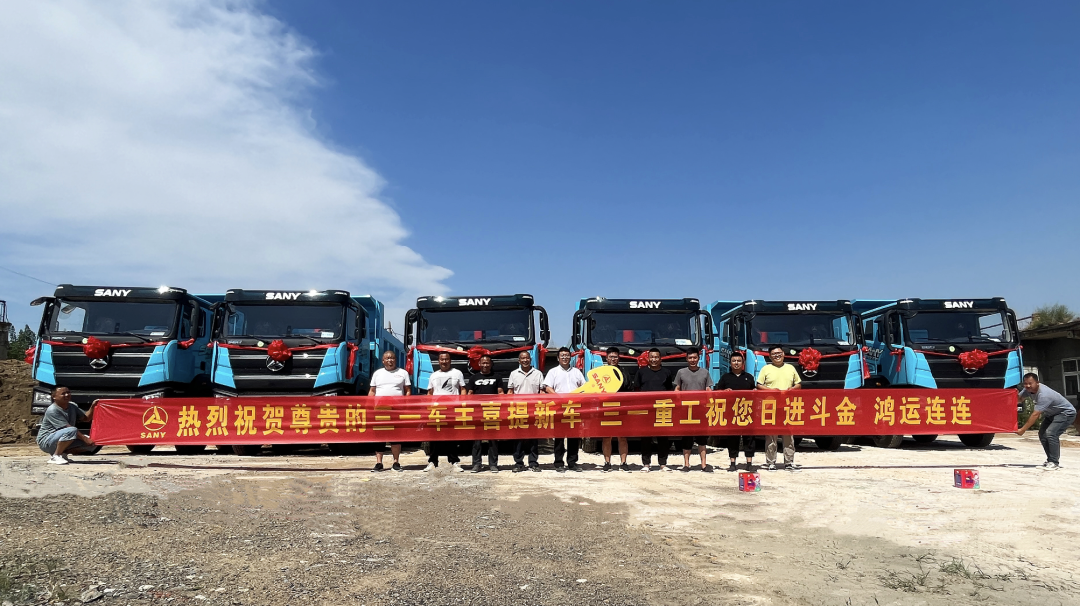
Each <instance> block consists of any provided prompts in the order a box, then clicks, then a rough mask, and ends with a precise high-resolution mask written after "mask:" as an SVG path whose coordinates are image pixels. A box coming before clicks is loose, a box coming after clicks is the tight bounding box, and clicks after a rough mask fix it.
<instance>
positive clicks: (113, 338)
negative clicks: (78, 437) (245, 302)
mask: <svg viewBox="0 0 1080 606" xmlns="http://www.w3.org/2000/svg"><path fill="white" fill-rule="evenodd" d="M217 298H219V297H216V296H215V295H192V294H189V293H188V292H187V291H186V290H184V289H182V288H172V287H168V286H162V287H160V288H148V287H126V286H124V287H120V286H73V285H71V284H61V285H60V286H57V287H56V291H55V292H54V293H53V296H51V297H41V298H39V299H36V300H34V301H33V302H32V303H31V305H43V306H44V308H43V310H42V316H41V325H40V328H39V329H38V341H37V344H36V346H35V348H34V350H33V351H32V352H30V355H29V356H28V358H29V361H30V363H31V364H32V365H33V371H32V372H33V377H34V379H35V380H36V381H37V386H36V387H34V391H33V396H32V399H31V406H30V412H31V413H32V414H44V413H45V409H46V408H48V407H49V405H50V404H51V403H52V390H53V388H54V387H56V386H57V385H63V386H66V387H68V388H70V389H71V400H72V402H74V403H75V404H77V405H78V406H79V407H81V408H83V409H86V408H88V407H89V406H90V404H91V403H92V402H93V401H94V400H97V399H104V398H146V399H151V398H168V397H198V396H208V395H210V378H209V375H210V356H209V352H208V350H207V347H206V345H207V343H208V341H209V334H210V331H209V327H208V325H209V322H210V317H211V312H210V310H211V305H212V304H213V302H214V301H215V299H217ZM141 450H146V449H145V448H141Z"/></svg>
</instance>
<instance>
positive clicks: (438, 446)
mask: <svg viewBox="0 0 1080 606" xmlns="http://www.w3.org/2000/svg"><path fill="white" fill-rule="evenodd" d="M460 444H461V442H432V443H431V454H429V455H428V458H427V460H428V463H434V464H435V466H436V467H438V466H439V457H441V456H445V457H446V460H447V462H449V463H460V462H461V459H460V458H458V454H457V453H458V449H459V448H460Z"/></svg>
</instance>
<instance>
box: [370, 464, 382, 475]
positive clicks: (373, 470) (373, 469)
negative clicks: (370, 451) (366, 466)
mask: <svg viewBox="0 0 1080 606" xmlns="http://www.w3.org/2000/svg"><path fill="white" fill-rule="evenodd" d="M382 470H383V466H382V463H376V464H375V467H372V468H371V472H372V473H375V472H377V471H382Z"/></svg>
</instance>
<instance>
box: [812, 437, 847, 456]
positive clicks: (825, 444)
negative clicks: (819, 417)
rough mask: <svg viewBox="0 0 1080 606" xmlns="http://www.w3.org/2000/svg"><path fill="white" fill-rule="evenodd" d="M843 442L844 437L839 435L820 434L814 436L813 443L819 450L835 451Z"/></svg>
mask: <svg viewBox="0 0 1080 606" xmlns="http://www.w3.org/2000/svg"><path fill="white" fill-rule="evenodd" d="M843 443H844V438H842V437H841V436H821V437H817V438H814V444H817V447H818V448H819V449H821V450H828V451H830V452H836V451H837V450H840V446H841V445H842V444H843Z"/></svg>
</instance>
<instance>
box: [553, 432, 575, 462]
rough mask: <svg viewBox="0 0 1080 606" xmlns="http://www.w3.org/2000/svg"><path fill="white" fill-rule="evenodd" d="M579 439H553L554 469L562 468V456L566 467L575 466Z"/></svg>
mask: <svg viewBox="0 0 1080 606" xmlns="http://www.w3.org/2000/svg"><path fill="white" fill-rule="evenodd" d="M579 450H581V438H555V467H562V464H563V456H564V455H565V456H566V463H567V464H568V465H577V459H578V451H579Z"/></svg>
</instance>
